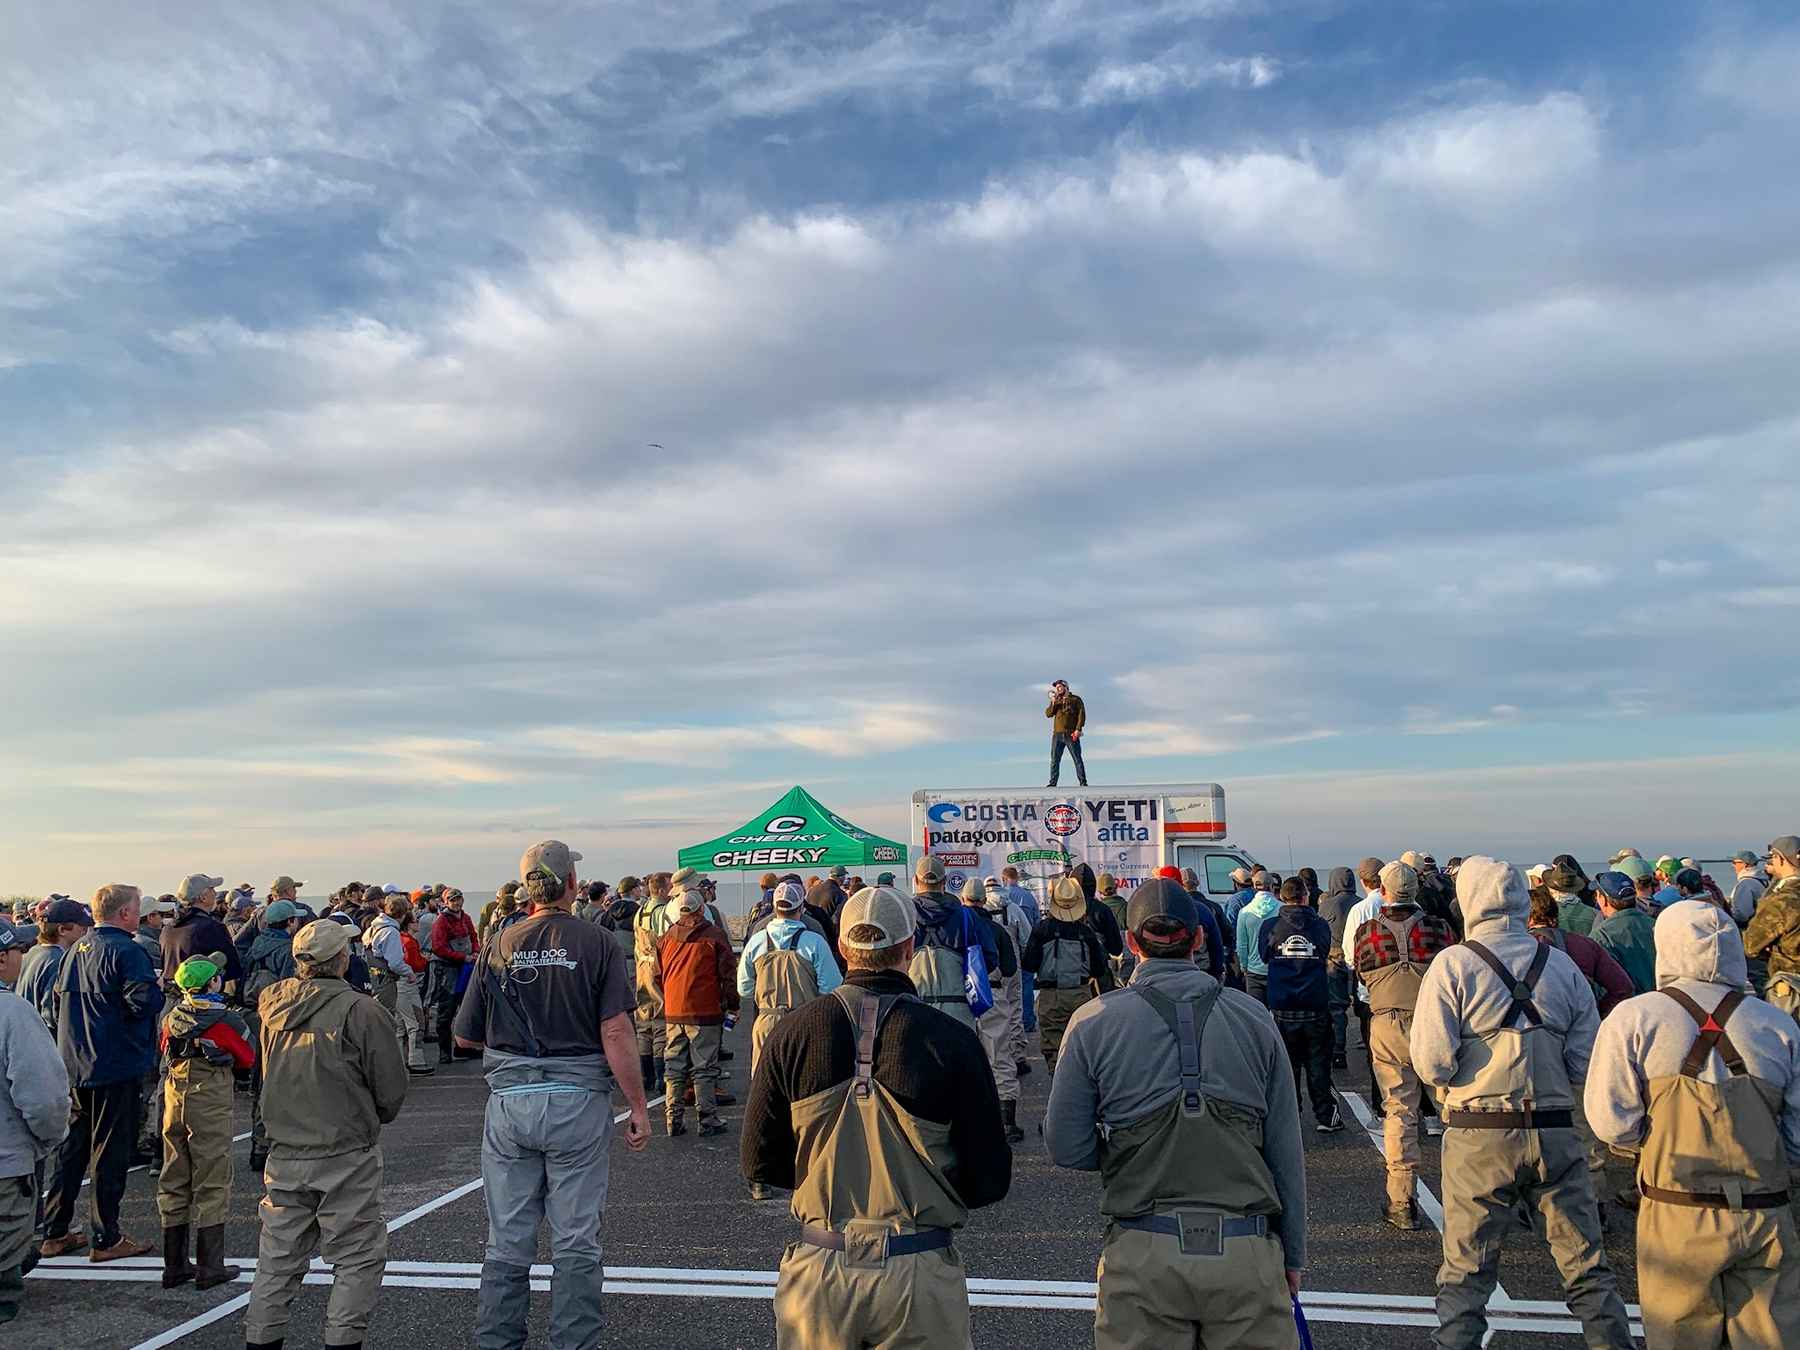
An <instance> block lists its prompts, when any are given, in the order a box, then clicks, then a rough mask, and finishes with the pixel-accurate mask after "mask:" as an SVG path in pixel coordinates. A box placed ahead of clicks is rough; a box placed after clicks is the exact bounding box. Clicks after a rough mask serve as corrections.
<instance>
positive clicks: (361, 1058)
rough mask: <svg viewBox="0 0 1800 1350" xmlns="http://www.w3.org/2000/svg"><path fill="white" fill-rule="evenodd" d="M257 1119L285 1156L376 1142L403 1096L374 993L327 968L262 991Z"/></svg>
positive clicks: (390, 1032) (390, 1028) (350, 1149)
mask: <svg viewBox="0 0 1800 1350" xmlns="http://www.w3.org/2000/svg"><path fill="white" fill-rule="evenodd" d="M262 1056H263V1092H262V1113H263V1127H264V1128H265V1129H266V1130H267V1131H268V1135H269V1146H270V1149H271V1150H272V1151H274V1152H276V1153H278V1154H279V1155H281V1156H283V1157H287V1158H334V1157H336V1156H338V1155H339V1154H342V1153H356V1152H361V1151H363V1150H366V1149H371V1148H374V1147H375V1146H376V1144H378V1143H379V1142H380V1140H381V1127H382V1126H383V1125H385V1124H387V1123H388V1122H389V1121H391V1120H393V1119H394V1117H396V1116H397V1115H399V1114H400V1104H401V1103H402V1102H404V1101H405V1100H406V1060H405V1058H404V1057H403V1056H402V1055H401V1053H400V1043H399V1041H398V1040H397V1039H396V1038H395V1036H394V1023H393V1019H391V1018H390V1017H389V1016H388V1015H387V1014H386V1013H385V1012H383V1011H382V1010H381V1005H380V1004H378V1003H376V1002H375V1000H374V999H372V998H368V997H366V996H365V995H362V994H359V993H357V992H356V990H354V989H352V988H351V987H350V986H349V985H348V984H345V983H344V981H342V980H340V979H336V978H333V977H330V976H312V977H309V978H307V979H292V980H283V981H282V982H281V983H280V984H278V985H275V986H273V987H272V988H270V989H269V990H267V991H266V992H265V993H264V994H263V998H262Z"/></svg>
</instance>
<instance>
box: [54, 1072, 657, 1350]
mask: <svg viewBox="0 0 1800 1350" xmlns="http://www.w3.org/2000/svg"><path fill="white" fill-rule="evenodd" d="M662 1101H663V1097H653V1098H651V1099H650V1100H649V1101H648V1102H646V1103H645V1105H646V1106H656V1105H659V1104H660V1103H661V1102H662ZM630 1116H631V1112H630V1111H629V1110H625V1111H621V1112H619V1113H618V1114H617V1115H616V1116H614V1117H613V1124H615V1125H617V1124H620V1123H621V1122H623V1121H625V1120H627V1119H629V1118H630ZM248 1138H249V1135H247V1134H240V1135H238V1136H237V1139H248ZM232 1142H234V1143H235V1142H237V1140H235V1139H234V1140H233V1141H232ZM480 1189H481V1178H480V1177H476V1178H475V1180H473V1181H468V1182H464V1183H463V1184H462V1185H461V1186H458V1187H456V1188H455V1189H454V1190H451V1191H447V1192H445V1193H444V1194H443V1195H440V1196H439V1197H438V1198H437V1199H435V1200H428V1201H427V1202H426V1203H424V1204H422V1205H420V1206H418V1207H417V1208H416V1209H410V1210H408V1211H407V1212H406V1213H405V1214H402V1215H401V1216H400V1217H399V1218H397V1219H394V1220H393V1221H391V1222H390V1223H389V1224H388V1232H390V1233H392V1232H396V1231H398V1230H399V1229H402V1228H404V1227H406V1225H407V1224H409V1223H412V1222H413V1221H414V1220H416V1219H422V1218H424V1217H425V1216H426V1215H427V1214H432V1213H435V1212H436V1211H437V1210H440V1209H442V1208H443V1207H444V1206H445V1205H448V1204H450V1203H452V1202H453V1201H456V1200H460V1199H462V1197H463V1196H465V1195H469V1194H471V1193H473V1192H475V1191H478V1190H480ZM120 1264H121V1265H122V1264H124V1263H123V1262H121V1263H120ZM227 1264H231V1263H227ZM238 1264H241V1265H242V1266H243V1267H244V1270H243V1273H242V1274H240V1275H239V1276H238V1278H237V1283H239V1284H242V1283H244V1282H245V1281H246V1280H248V1279H249V1278H250V1277H251V1275H252V1274H253V1273H254V1271H255V1269H256V1263H255V1262H254V1261H245V1262H241V1263H238ZM313 1266H314V1267H315V1270H316V1271H317V1272H319V1273H315V1274H310V1275H308V1276H307V1277H306V1283H308V1284H330V1283H331V1276H330V1274H329V1273H325V1271H326V1269H327V1268H326V1267H325V1266H324V1264H323V1263H322V1262H320V1261H318V1260H314V1262H313ZM46 1268H53V1267H51V1266H50V1263H49V1262H46V1263H45V1264H44V1265H43V1266H40V1267H39V1269H46ZM160 1270H161V1266H160V1265H158V1266H157V1267H155V1269H154V1271H153V1273H156V1272H160ZM476 1270H477V1271H479V1270H480V1267H479V1266H477V1267H476ZM32 1274H33V1275H36V1274H37V1272H36V1271H33V1272H32ZM121 1274H129V1272H121ZM156 1277H157V1278H158V1279H161V1275H160V1274H159V1273H158V1274H157V1275H156ZM44 1278H46V1279H65V1280H66V1279H70V1278H72V1277H71V1276H68V1275H57V1274H50V1275H46V1276H45V1277H44ZM382 1283H383V1284H386V1283H387V1280H386V1279H385V1278H384V1279H383V1281H382ZM477 1286H479V1280H478V1281H477ZM544 1287H545V1288H546V1289H548V1288H549V1287H550V1286H549V1285H548V1284H546V1285H545V1286H544ZM249 1304H250V1295H248V1294H239V1295H238V1296H237V1297H236V1298H232V1299H228V1300H227V1301H226V1302H224V1303H221V1304H220V1305H219V1306H218V1307H216V1308H209V1309H207V1311H205V1312H203V1313H200V1314H199V1315H198V1316H195V1317H190V1318H189V1319H188V1320H187V1321H185V1322H183V1323H181V1324H180V1325H179V1326H173V1327H170V1328H169V1329H168V1330H167V1331H164V1332H160V1333H159V1334H157V1335H155V1336H152V1337H151V1338H150V1339H149V1340H147V1341H140V1342H138V1344H136V1345H134V1346H132V1347H131V1350H162V1347H163V1346H165V1345H173V1344H175V1342H177V1341H180V1340H185V1339H187V1337H189V1336H191V1335H192V1334H193V1333H194V1332H196V1331H199V1330H201V1329H202V1328H203V1327H209V1326H211V1325H212V1324H213V1323H214V1322H218V1321H222V1320H223V1319H225V1318H227V1317H230V1316H231V1315H232V1314H233V1313H235V1312H237V1311H239V1310H240V1309H242V1308H246V1307H248V1306H249Z"/></svg>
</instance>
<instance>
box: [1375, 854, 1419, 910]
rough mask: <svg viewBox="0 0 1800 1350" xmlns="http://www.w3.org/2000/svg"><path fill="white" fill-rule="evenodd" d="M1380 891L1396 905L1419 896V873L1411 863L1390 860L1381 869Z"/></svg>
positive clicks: (1408, 902) (1412, 900)
mask: <svg viewBox="0 0 1800 1350" xmlns="http://www.w3.org/2000/svg"><path fill="white" fill-rule="evenodd" d="M1381 893H1382V894H1383V895H1385V896H1386V897H1387V898H1388V899H1389V900H1391V901H1393V902H1394V904H1396V905H1406V904H1411V903H1412V902H1414V901H1415V900H1417V899H1418V898H1419V873H1418V870H1417V869H1416V868H1414V867H1413V865H1412V864H1411V863H1406V862H1391V863H1389V864H1388V865H1387V866H1386V867H1384V868H1382V869H1381Z"/></svg>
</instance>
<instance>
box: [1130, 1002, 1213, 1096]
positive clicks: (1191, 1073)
mask: <svg viewBox="0 0 1800 1350" xmlns="http://www.w3.org/2000/svg"><path fill="white" fill-rule="evenodd" d="M1125 987H1126V988H1127V989H1129V990H1130V991H1131V992H1132V993H1134V994H1136V995H1137V996H1138V997H1139V998H1141V999H1143V1000H1144V1002H1146V1003H1148V1004H1149V1005H1150V1006H1151V1007H1152V1008H1154V1009H1156V1013H1157V1016H1159V1017H1161V1018H1162V1020H1163V1022H1164V1023H1165V1024H1166V1025H1167V1026H1168V1028H1169V1033H1170V1034H1171V1035H1172V1036H1174V1037H1175V1044H1176V1046H1177V1048H1178V1049H1179V1050H1180V1052H1181V1111H1182V1114H1183V1115H1189V1116H1192V1115H1198V1114H1199V1113H1200V1112H1201V1111H1202V1110H1203V1109H1204V1108H1205V1105H1206V1095H1205V1093H1203V1092H1202V1091H1201V1090H1200V1033H1201V1032H1202V1031H1204V1030H1205V1029H1206V1019H1207V1018H1209V1017H1211V1016H1212V1010H1213V1007H1214V1005H1215V1004H1217V1003H1218V1001H1219V990H1218V989H1214V990H1212V991H1211V992H1210V993H1207V994H1202V995H1199V996H1197V997H1195V998H1184V999H1182V1000H1181V1002H1179V1003H1177V1002H1176V1001H1175V1000H1174V999H1172V998H1170V997H1169V996H1168V995H1167V994H1164V993H1162V992H1160V991H1159V990H1155V989H1146V988H1145V987H1144V986H1143V985H1138V984H1130V985H1126V986H1125Z"/></svg>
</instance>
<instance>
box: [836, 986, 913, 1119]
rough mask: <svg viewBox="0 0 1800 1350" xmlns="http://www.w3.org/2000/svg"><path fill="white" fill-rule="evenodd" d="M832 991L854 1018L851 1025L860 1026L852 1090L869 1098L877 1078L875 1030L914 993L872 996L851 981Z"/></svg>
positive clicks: (854, 1093)
mask: <svg viewBox="0 0 1800 1350" xmlns="http://www.w3.org/2000/svg"><path fill="white" fill-rule="evenodd" d="M831 992H832V993H833V994H835V995H837V1000H838V1002H839V1003H841V1004H842V1005H843V1007H844V1012H845V1014H846V1015H847V1016H848V1017H849V1018H850V1025H851V1026H853V1027H855V1028H856V1074H855V1076H854V1077H853V1078H851V1080H850V1091H851V1093H852V1095H854V1096H856V1097H857V1098H859V1099H860V1098H866V1097H867V1096H868V1095H869V1093H870V1092H871V1091H873V1086H872V1085H873V1084H874V1081H875V1033H876V1032H877V1031H879V1030H880V1029H881V1024H882V1022H884V1021H885V1020H886V1019H887V1015H888V1014H889V1013H890V1012H892V1011H893V1009H894V1005H895V1004H896V1003H899V1002H901V1001H902V1000H903V999H908V998H911V997H912V995H910V994H889V995H887V996H885V997H875V998H871V997H870V996H869V995H868V994H867V993H865V992H864V991H863V990H861V989H858V988H857V987H856V986H855V985H850V984H840V985H839V986H838V987H837V988H836V989H833V990H832V991H831Z"/></svg>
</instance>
